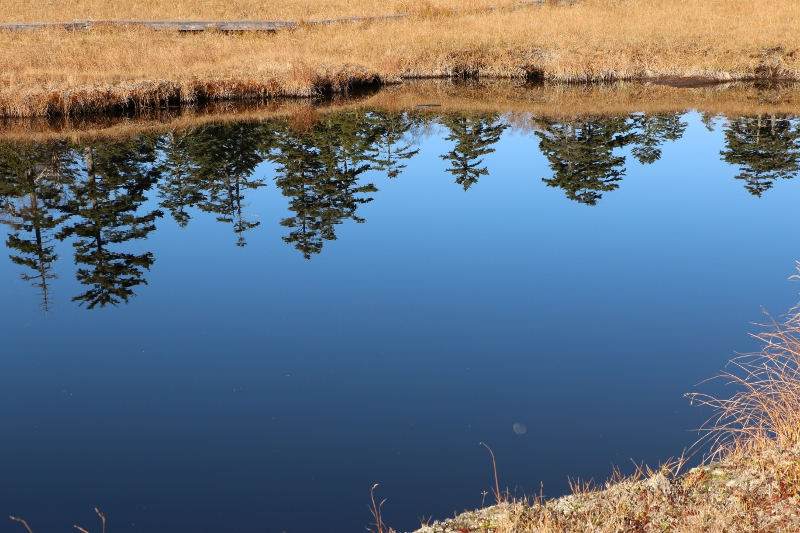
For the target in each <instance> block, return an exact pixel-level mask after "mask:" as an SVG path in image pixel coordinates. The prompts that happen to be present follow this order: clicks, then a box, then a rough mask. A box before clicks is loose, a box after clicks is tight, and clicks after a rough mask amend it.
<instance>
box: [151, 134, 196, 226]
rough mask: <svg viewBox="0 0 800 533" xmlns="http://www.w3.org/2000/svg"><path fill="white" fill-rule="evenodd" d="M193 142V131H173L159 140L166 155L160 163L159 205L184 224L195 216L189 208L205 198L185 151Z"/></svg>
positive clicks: (180, 223) (161, 149)
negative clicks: (190, 212)
mask: <svg viewBox="0 0 800 533" xmlns="http://www.w3.org/2000/svg"><path fill="white" fill-rule="evenodd" d="M190 142H191V132H188V133H187V132H180V133H177V132H170V133H169V134H167V135H165V136H164V137H163V138H161V139H160V140H159V148H160V151H161V153H162V154H163V159H162V161H161V162H160V163H159V165H158V172H159V174H160V177H161V179H160V180H159V182H158V190H159V192H158V197H159V198H160V199H161V202H160V203H159V205H160V206H161V207H163V208H164V209H168V210H169V212H170V213H171V214H172V218H174V219H175V222H177V223H178V225H179V226H180V227H182V228H184V227H186V225H187V224H189V220H190V219H191V218H192V217H191V216H189V213H187V212H186V209H187V208H189V207H194V206H196V205H197V204H199V203H200V202H201V201H203V199H204V196H203V194H202V192H201V183H200V182H199V180H196V179H195V177H194V172H195V171H196V167H195V166H194V165H193V164H192V161H191V158H190V157H189V155H188V154H187V153H186V148H187V146H188V145H189V144H190Z"/></svg>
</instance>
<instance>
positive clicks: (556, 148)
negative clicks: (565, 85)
mask: <svg viewBox="0 0 800 533" xmlns="http://www.w3.org/2000/svg"><path fill="white" fill-rule="evenodd" d="M541 125H542V131H538V132H536V135H537V136H538V137H539V138H540V139H541V141H540V142H539V148H540V149H541V151H542V153H543V154H544V155H545V157H547V159H548V161H550V168H551V169H552V170H553V172H554V174H553V177H552V178H544V179H542V181H544V182H545V183H546V184H547V185H548V186H549V187H560V188H562V189H564V191H565V192H566V194H567V198H569V199H570V200H575V201H577V202H580V203H583V204H587V205H595V204H596V203H597V201H598V200H599V199H600V198H602V197H603V195H602V194H601V193H602V192H605V191H613V190H614V189H616V188H617V187H619V185H617V183H616V182H617V181H619V180H621V179H622V176H624V175H625V167H624V166H623V165H624V164H625V157H623V156H615V155H614V153H613V150H614V148H620V147H622V146H625V145H626V144H628V143H629V142H630V141H631V137H632V136H631V134H630V133H629V132H630V125H629V124H628V123H627V121H626V120H625V119H624V118H620V117H595V118H579V119H576V120H571V121H567V122H553V121H542V123H541Z"/></svg>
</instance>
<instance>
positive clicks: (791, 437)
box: [688, 263, 800, 457]
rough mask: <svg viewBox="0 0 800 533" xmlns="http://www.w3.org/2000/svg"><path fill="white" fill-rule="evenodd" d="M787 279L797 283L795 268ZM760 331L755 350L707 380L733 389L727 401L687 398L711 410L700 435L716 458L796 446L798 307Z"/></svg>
mask: <svg viewBox="0 0 800 533" xmlns="http://www.w3.org/2000/svg"><path fill="white" fill-rule="evenodd" d="M791 279H793V280H800V263H798V274H795V275H794V276H792V277H791ZM762 327H763V328H764V331H763V332H761V333H756V334H752V336H753V337H754V338H755V339H757V340H758V341H759V342H760V343H761V345H762V347H761V350H760V351H758V352H753V353H746V354H742V355H740V356H738V357H736V358H734V359H732V360H731V362H730V363H729V367H730V370H726V371H725V372H722V373H721V374H719V375H718V376H716V377H715V378H712V379H721V380H724V381H726V384H727V385H728V386H732V387H734V389H735V392H734V393H733V394H732V395H731V396H730V397H729V398H717V397H715V396H711V395H708V394H702V393H692V394H690V395H688V396H690V397H691V398H692V401H694V402H698V403H699V404H700V405H705V406H710V407H712V408H713V409H714V410H715V415H714V416H713V417H712V418H711V419H709V421H708V422H706V424H705V425H704V427H703V431H705V432H706V438H707V439H710V440H711V442H712V444H713V447H712V450H713V452H714V454H715V455H717V456H722V457H725V456H729V455H731V454H735V453H736V452H738V451H741V450H750V449H753V448H755V449H765V448H769V447H773V446H778V447H779V448H794V447H796V446H798V445H800V305H798V306H796V307H794V308H792V309H791V310H790V312H789V314H788V315H786V316H784V317H783V319H782V320H776V319H773V318H772V317H770V322H769V323H768V324H763V325H762Z"/></svg>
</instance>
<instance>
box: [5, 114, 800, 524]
mask: <svg viewBox="0 0 800 533" xmlns="http://www.w3.org/2000/svg"><path fill="white" fill-rule="evenodd" d="M798 139H800V121H799V120H798V119H797V118H795V117H788V116H783V115H780V116H769V115H765V116H761V117H727V118H726V117H717V118H716V119H715V118H713V117H709V116H704V115H700V114H693V113H690V114H663V115H641V114H637V115H631V116H619V117H588V118H581V119H574V120H572V121H569V120H565V121H557V120H552V119H550V120H545V119H537V118H535V117H519V116H516V117H508V116H499V115H481V114H469V113H466V114H450V115H445V116H437V115H436V114H435V113H428V112H424V113H423V112H420V113H398V112H383V111H372V112H366V111H364V112H344V113H331V114H325V115H320V116H319V117H314V116H313V115H309V117H305V118H303V117H300V118H295V119H293V120H290V121H277V120H276V121H267V122H260V123H251V124H236V123H229V124H221V125H208V126H203V127H199V128H196V129H194V130H190V131H185V132H173V133H171V134H158V135H155V134H154V135H142V136H140V137H136V138H132V139H128V140H121V141H115V142H111V141H97V142H88V141H87V142H67V141H64V142H55V143H38V144H36V143H24V142H16V143H10V142H5V143H2V144H0V206H2V211H0V216H1V217H2V219H1V220H0V221H2V222H3V225H2V230H3V233H4V234H7V236H5V237H4V239H3V241H2V242H4V243H5V244H4V246H5V248H4V249H3V253H2V256H1V257H0V294H2V300H0V428H2V430H0V515H3V516H8V515H14V516H21V517H23V518H25V519H27V520H28V522H29V524H30V525H31V526H32V528H33V529H34V531H35V532H36V533H42V532H47V531H65V530H69V529H70V528H71V527H72V524H78V525H81V526H82V527H84V528H88V529H90V530H91V531H95V530H97V529H98V527H99V520H98V519H97V517H96V516H95V515H94V511H93V509H94V508H95V507H98V508H99V509H100V510H101V511H103V512H104V513H105V515H106V517H107V518H108V521H109V531H113V532H135V531H147V532H154V531H185V532H212V531H213V532H218V531H242V532H255V531H264V532H277V533H279V532H282V531H287V532H310V531H314V532H334V533H343V532H350V531H353V532H355V531H363V528H364V526H365V525H366V524H368V523H369V522H370V520H371V516H370V515H369V512H368V510H367V503H368V501H369V489H370V487H372V485H373V484H375V483H379V484H380V485H379V487H378V489H377V495H378V496H379V497H380V498H381V499H383V498H386V499H387V502H386V504H385V506H384V515H385V516H384V518H385V520H386V521H387V522H388V523H389V524H390V525H392V526H393V527H395V528H396V529H399V530H411V529H414V528H415V527H416V526H418V525H419V522H418V521H417V518H418V517H422V516H423V515H425V516H431V515H433V516H434V517H436V518H445V517H447V516H450V515H452V513H453V512H454V511H461V510H463V509H465V508H474V507H476V506H479V505H481V503H482V501H483V497H484V496H483V494H482V493H483V492H484V491H488V490H491V487H492V485H493V482H494V480H493V475H492V470H491V460H490V457H489V455H488V452H487V450H486V449H485V448H483V447H481V446H480V445H479V444H478V443H479V442H481V441H483V442H486V443H487V444H489V445H490V446H491V447H492V448H493V450H494V452H495V454H496V456H497V461H498V469H499V477H500V483H501V485H502V486H503V487H508V488H509V489H510V490H511V491H516V492H517V493H518V494H521V493H523V492H527V493H533V492H536V493H538V492H539V491H540V489H541V487H542V484H543V489H542V490H543V492H544V493H545V494H546V495H549V496H557V495H560V494H563V493H564V492H566V491H567V490H568V485H567V477H568V476H572V477H582V478H584V479H588V478H591V477H594V478H595V479H599V480H602V479H605V478H606V477H607V476H608V475H609V474H610V473H611V469H612V465H620V466H621V467H622V469H623V471H630V470H632V469H633V466H632V464H631V461H630V459H633V460H635V461H645V462H647V463H649V464H656V463H657V462H658V461H659V460H665V459H668V458H669V457H671V456H675V455H679V454H680V453H681V452H682V451H683V450H684V448H686V447H688V446H690V445H691V444H692V443H693V442H694V440H695V439H696V437H697V435H696V433H692V432H691V431H690V430H691V429H693V428H696V427H697V426H698V425H699V424H700V423H701V422H702V421H703V420H704V419H705V417H706V416H707V415H708V413H707V412H704V411H702V410H700V409H698V408H697V407H691V406H689V402H688V401H687V400H686V399H684V398H683V393H685V392H687V391H691V390H694V386H695V384H696V383H697V382H699V381H701V380H702V379H704V378H706V377H709V376H710V375H712V374H714V373H715V372H716V371H717V370H719V369H720V368H721V367H722V366H723V365H724V364H725V362H726V361H727V360H728V359H729V358H730V357H731V356H732V355H733V352H734V350H738V351H746V350H749V349H751V348H753V347H754V344H753V341H752V340H750V339H749V338H748V336H747V333H748V331H752V330H753V329H754V328H753V326H751V325H749V322H750V321H754V320H755V321H757V320H761V317H762V316H763V315H761V310H760V306H764V307H765V308H767V309H768V310H770V311H771V312H773V313H775V314H780V313H782V312H784V311H786V310H787V309H788V307H789V306H791V305H792V304H794V303H796V300H797V292H798V288H800V287H798V286H794V285H792V284H790V283H789V282H788V281H786V280H787V278H788V276H789V275H790V274H792V273H793V270H794V265H795V260H798V259H800V237H798V231H797V230H798V228H800V180H798V179H792V178H794V177H795V175H796V174H797V172H798V154H800V141H799V140H798ZM521 429H524V431H520V430H521ZM490 497H491V496H490ZM487 503H488V500H487ZM0 531H9V532H19V531H22V526H21V524H18V523H15V522H11V521H9V520H6V521H0Z"/></svg>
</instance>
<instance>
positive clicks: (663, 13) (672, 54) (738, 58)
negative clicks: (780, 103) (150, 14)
mask: <svg viewBox="0 0 800 533" xmlns="http://www.w3.org/2000/svg"><path fill="white" fill-rule="evenodd" d="M208 1H209V2H211V0H208ZM451 1H452V6H451V4H449V3H448V4H447V7H458V6H460V5H461V4H462V3H463V4H464V6H469V5H471V4H470V3H469V2H467V1H466V0H465V1H464V2H462V3H459V2H457V1H456V0H451ZM126 2H127V0H123V1H121V2H118V3H114V5H115V6H122V7H116V8H115V9H120V10H122V9H123V7H124V6H125V5H129V4H131V3H130V2H127V3H126ZM242 2H244V0H242ZM245 4H246V2H245V3H244V4H241V5H245ZM307 4H308V5H312V4H310V3H307ZM25 5H26V4H25ZM190 5H192V4H190ZM196 5H198V6H200V7H197V9H196V10H195V11H191V15H192V17H193V18H194V17H197V18H212V16H216V15H218V14H222V13H225V11H220V12H219V13H218V12H217V11H214V9H212V8H210V7H208V8H206V7H203V6H205V4H202V3H199V4H196ZM209 5H217V4H216V3H214V2H211V4H209ZM236 5H239V4H236ZM279 5H283V4H280V3H279ZM299 5H300V6H301V7H300V8H298V9H299V11H297V12H296V13H298V15H299V14H301V13H302V5H305V4H302V3H301V4H299ZM334 5H338V4H334ZM343 5H344V4H343ZM358 5H360V4H358ZM365 5H369V6H371V7H370V9H373V8H374V6H375V5H378V4H377V3H375V4H369V2H366V1H365ZM409 5H410V6H411V7H412V8H413V9H422V11H421V12H420V14H417V15H414V16H411V17H408V18H405V19H401V20H391V21H367V22H360V23H352V24H351V23H348V24H336V25H330V26H321V27H320V26H313V27H300V28H298V29H296V30H291V31H283V32H277V33H275V34H261V33H259V34H256V33H240V34H223V33H219V32H202V33H198V34H179V33H177V32H154V31H149V30H144V29H137V28H105V29H104V28H97V29H92V30H89V31H86V32H65V31H62V30H42V31H34V32H27V33H11V32H4V33H0V49H2V50H3V53H2V54H0V115H2V116H17V117H24V116H37V115H46V114H57V113H82V112H93V111H98V110H103V109H108V108H109V107H114V106H124V105H128V106H131V105H132V106H154V105H159V104H163V103H164V102H167V101H171V102H177V101H182V102H192V101H197V100H202V99H209V100H224V99H232V98H265V97H273V96H282V95H283V96H309V95H315V94H321V93H324V92H326V91H334V92H335V91H342V90H344V89H345V88H347V87H350V86H354V85H361V84H367V83H397V82H400V81H402V80H404V79H411V78H420V77H487V78H488V77H492V78H518V79H528V78H543V79H546V80H551V81H575V82H586V81H610V80H621V79H634V78H658V77H663V76H677V77H692V76H696V77H704V78H711V79H720V80H728V79H749V78H776V77H778V78H786V79H800V32H797V31H796V29H797V28H798V27H800V3H798V2H796V1H794V0H765V1H763V2H752V1H749V0H692V1H690V0H585V1H582V2H579V3H576V4H573V5H551V4H547V5H544V6H541V7H533V6H531V7H525V8H520V9H513V10H497V11H492V12H485V11H483V12H468V13H467V12H465V13H460V14H452V13H450V14H448V13H447V12H443V11H439V10H437V9H432V8H425V6H433V5H434V4H424V5H423V4H419V5H418V3H414V2H411V3H410V4H409ZM420 5H421V6H422V7H420ZM3 6H4V9H2V10H0V11H1V12H2V13H4V15H3V16H4V18H5V19H6V20H19V19H20V18H21V17H22V15H21V13H22V11H24V9H23V7H24V3H23V2H20V1H19V0H5V3H4V4H3ZM381 7H383V5H381ZM386 7H392V8H393V9H394V5H392V6H388V5H387V6H386ZM401 7H402V6H401ZM53 9H55V8H53ZM337 9H339V11H336V10H334V11H331V12H326V13H325V14H326V15H329V16H336V15H337V14H354V13H368V12H369V9H366V8H364V9H362V10H361V11H358V10H356V11H355V12H354V11H353V10H344V8H341V9H340V8H337ZM398 9H399V8H398ZM287 10H288V11H287V12H286V14H285V15H283V16H287V17H290V18H301V17H300V16H297V15H295V16H292V15H294V13H295V12H292V11H291V9H289V8H287ZM101 11H102V10H99V8H98V13H99V14H102V15H103V16H107V14H106V13H105V12H102V13H100V12H101ZM54 13H55V11H54ZM59 13H60V12H59ZM64 13H65V15H64V16H66V12H64ZM115 13H116V12H115ZM120 13H123V11H120ZM206 13H207V15H206ZM259 13H260V12H259ZM265 13H266V12H265ZM276 13H277V12H276ZM81 14H82V15H84V16H89V15H91V13H88V12H85V13H84V12H82V13H81ZM45 15H48V16H49V12H42V15H41V16H45ZM53 16H56V15H53ZM120 16H121V15H120ZM92 18H99V16H96V17H92Z"/></svg>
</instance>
